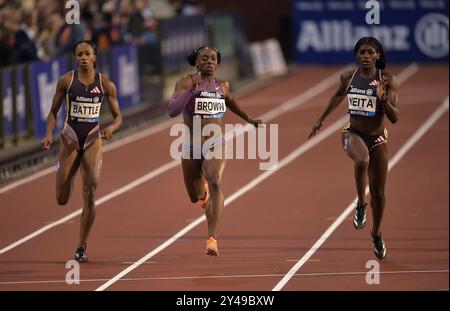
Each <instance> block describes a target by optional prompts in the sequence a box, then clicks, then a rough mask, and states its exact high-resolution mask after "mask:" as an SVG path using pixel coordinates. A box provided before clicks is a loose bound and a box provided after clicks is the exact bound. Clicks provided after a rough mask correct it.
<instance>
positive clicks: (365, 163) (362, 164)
mask: <svg viewBox="0 0 450 311" xmlns="http://www.w3.org/2000/svg"><path fill="white" fill-rule="evenodd" d="M355 166H356V168H357V169H358V170H367V169H368V168H369V158H368V157H367V158H363V159H358V160H356V161H355Z"/></svg>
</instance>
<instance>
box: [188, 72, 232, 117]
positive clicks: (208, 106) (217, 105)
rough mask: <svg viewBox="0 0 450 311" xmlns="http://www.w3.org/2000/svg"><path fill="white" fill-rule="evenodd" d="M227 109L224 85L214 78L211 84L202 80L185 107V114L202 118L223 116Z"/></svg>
mask: <svg viewBox="0 0 450 311" xmlns="http://www.w3.org/2000/svg"><path fill="white" fill-rule="evenodd" d="M226 110H227V107H226V104H225V95H224V92H223V89H222V85H221V84H220V81H219V80H217V79H216V78H214V82H213V83H211V84H209V83H207V82H206V81H203V80H200V82H199V84H198V85H197V88H196V89H195V92H194V96H193V97H192V98H191V99H190V101H189V103H188V104H187V105H186V108H185V109H184V115H185V116H187V117H190V118H192V117H194V116H196V117H200V118H202V119H209V118H223V117H224V115H225V111H226Z"/></svg>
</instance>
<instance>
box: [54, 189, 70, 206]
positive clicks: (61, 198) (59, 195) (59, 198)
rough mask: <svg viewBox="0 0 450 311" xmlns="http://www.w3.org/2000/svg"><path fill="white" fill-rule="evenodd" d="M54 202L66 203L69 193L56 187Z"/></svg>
mask: <svg viewBox="0 0 450 311" xmlns="http://www.w3.org/2000/svg"><path fill="white" fill-rule="evenodd" d="M56 202H58V205H66V204H67V203H68V202H69V194H67V193H64V191H61V190H59V189H56Z"/></svg>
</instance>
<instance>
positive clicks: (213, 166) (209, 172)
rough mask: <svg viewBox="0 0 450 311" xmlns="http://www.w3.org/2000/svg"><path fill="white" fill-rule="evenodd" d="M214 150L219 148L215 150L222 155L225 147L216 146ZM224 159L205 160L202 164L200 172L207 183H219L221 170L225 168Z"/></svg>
mask: <svg viewBox="0 0 450 311" xmlns="http://www.w3.org/2000/svg"><path fill="white" fill-rule="evenodd" d="M214 148H220V150H216V151H217V152H218V153H219V154H224V152H225V145H217V146H215V147H214ZM225 163H226V160H225V157H219V158H217V159H216V158H214V157H213V158H212V159H205V160H203V163H202V172H203V175H204V176H205V178H206V180H207V181H208V182H209V183H214V182H220V181H221V180H222V174H223V170H224V168H225Z"/></svg>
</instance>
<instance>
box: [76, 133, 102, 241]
mask: <svg viewBox="0 0 450 311" xmlns="http://www.w3.org/2000/svg"><path fill="white" fill-rule="evenodd" d="M101 166H102V141H101V139H96V140H95V141H93V142H92V143H91V144H90V145H89V147H88V148H86V149H85V150H84V152H83V156H82V159H81V176H82V178H83V202H84V205H83V210H82V212H81V219H80V240H79V243H78V247H81V246H83V245H84V244H85V243H86V241H87V238H88V236H89V232H90V230H91V228H92V225H93V223H94V219H95V192H96V189H97V185H98V182H99V180H100V171H101Z"/></svg>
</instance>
